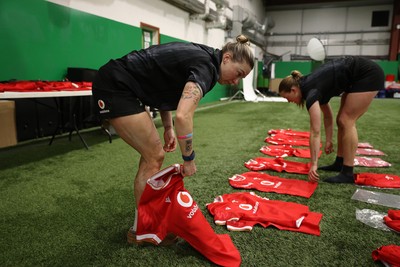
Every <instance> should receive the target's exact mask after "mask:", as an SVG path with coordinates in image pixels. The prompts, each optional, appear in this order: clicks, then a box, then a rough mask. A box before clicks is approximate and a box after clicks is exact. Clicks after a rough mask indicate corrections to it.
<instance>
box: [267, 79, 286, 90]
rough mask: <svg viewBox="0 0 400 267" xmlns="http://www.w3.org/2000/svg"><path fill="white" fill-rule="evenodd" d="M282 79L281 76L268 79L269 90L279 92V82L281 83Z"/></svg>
mask: <svg viewBox="0 0 400 267" xmlns="http://www.w3.org/2000/svg"><path fill="white" fill-rule="evenodd" d="M282 80H283V79H281V78H276V79H270V80H269V90H270V91H271V92H275V93H279V84H280V83H281V81H282Z"/></svg>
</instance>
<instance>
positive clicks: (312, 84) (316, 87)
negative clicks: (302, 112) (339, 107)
mask: <svg viewBox="0 0 400 267" xmlns="http://www.w3.org/2000/svg"><path fill="white" fill-rule="evenodd" d="M353 65H354V58H353V57H344V58H339V59H334V60H331V61H329V62H327V63H325V64H323V65H322V66H321V67H319V68H318V69H317V70H315V71H314V72H313V73H311V74H309V75H305V76H303V77H301V78H300V81H299V84H300V90H301V93H302V97H303V99H304V100H305V102H306V107H307V109H310V107H311V106H312V104H314V103H315V102H316V101H319V103H320V105H324V104H327V103H328V102H329V100H330V99H331V98H332V97H334V96H339V95H340V94H341V93H343V92H344V91H346V90H347V89H348V88H349V87H351V85H352V82H353V81H352V78H353Z"/></svg>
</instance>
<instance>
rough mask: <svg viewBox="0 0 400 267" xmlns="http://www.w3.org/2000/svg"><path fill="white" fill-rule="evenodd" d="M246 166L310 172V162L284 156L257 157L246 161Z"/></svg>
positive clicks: (249, 167)
mask: <svg viewBox="0 0 400 267" xmlns="http://www.w3.org/2000/svg"><path fill="white" fill-rule="evenodd" d="M244 166H245V167H246V168H247V169H249V170H251V171H262V170H274V171H277V172H283V171H285V172H289V173H298V174H308V171H309V169H310V164H309V163H303V162H295V161H289V160H284V159H283V158H262V157H257V158H254V159H250V160H248V161H247V162H245V163H244Z"/></svg>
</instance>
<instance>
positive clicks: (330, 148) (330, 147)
mask: <svg viewBox="0 0 400 267" xmlns="http://www.w3.org/2000/svg"><path fill="white" fill-rule="evenodd" d="M333 151H335V150H334V149H333V143H332V142H330V141H326V142H325V153H326V154H330V153H332V152H333Z"/></svg>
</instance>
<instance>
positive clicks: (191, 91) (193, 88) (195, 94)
mask: <svg viewBox="0 0 400 267" xmlns="http://www.w3.org/2000/svg"><path fill="white" fill-rule="evenodd" d="M181 98H182V99H193V102H194V104H196V105H197V104H198V103H199V101H200V98H201V89H200V87H199V86H198V85H197V84H190V85H189V86H188V88H186V89H185V90H183V93H182V96H181Z"/></svg>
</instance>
